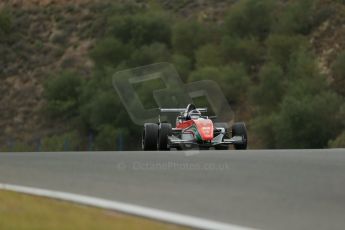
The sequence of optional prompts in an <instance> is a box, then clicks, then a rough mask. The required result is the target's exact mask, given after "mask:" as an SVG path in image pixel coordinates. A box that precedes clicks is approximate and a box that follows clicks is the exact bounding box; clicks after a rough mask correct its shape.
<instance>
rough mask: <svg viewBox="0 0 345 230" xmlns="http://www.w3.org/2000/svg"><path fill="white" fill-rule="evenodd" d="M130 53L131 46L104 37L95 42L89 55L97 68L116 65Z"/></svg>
mask: <svg viewBox="0 0 345 230" xmlns="http://www.w3.org/2000/svg"><path fill="white" fill-rule="evenodd" d="M130 54H131V48H130V47H129V46H127V45H124V44H123V43H122V42H121V41H119V40H118V39H115V38H111V37H108V38H105V39H103V40H100V41H99V42H97V44H96V46H95V47H94V48H93V49H92V51H91V53H90V55H91V58H92V59H93V60H94V62H95V63H96V66H97V67H99V68H104V67H106V66H111V67H116V66H117V65H119V64H120V63H122V62H124V60H126V59H128V58H129V56H130Z"/></svg>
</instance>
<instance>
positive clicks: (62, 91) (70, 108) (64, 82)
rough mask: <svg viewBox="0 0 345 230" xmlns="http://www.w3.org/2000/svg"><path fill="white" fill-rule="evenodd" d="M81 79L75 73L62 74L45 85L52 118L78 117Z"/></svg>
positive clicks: (47, 105) (47, 108) (45, 96)
mask: <svg viewBox="0 0 345 230" xmlns="http://www.w3.org/2000/svg"><path fill="white" fill-rule="evenodd" d="M81 86H82V82H81V78H80V77H79V76H78V75H77V74H76V73H73V72H61V73H60V74H59V75H57V76H52V77H50V78H49V79H48V80H47V81H46V82H45V84H44V98H45V99H46V102H47V104H46V110H47V112H48V114H49V115H50V116H52V117H62V118H67V117H71V116H75V115H77V111H78V106H79V93H80V88H81Z"/></svg>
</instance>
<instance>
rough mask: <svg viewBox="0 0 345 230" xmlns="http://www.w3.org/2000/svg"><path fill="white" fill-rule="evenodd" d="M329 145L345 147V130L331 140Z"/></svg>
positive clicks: (331, 146)
mask: <svg viewBox="0 0 345 230" xmlns="http://www.w3.org/2000/svg"><path fill="white" fill-rule="evenodd" d="M328 147H330V148H345V131H343V132H342V133H341V134H340V135H339V136H337V138H335V139H334V140H331V141H329V143H328Z"/></svg>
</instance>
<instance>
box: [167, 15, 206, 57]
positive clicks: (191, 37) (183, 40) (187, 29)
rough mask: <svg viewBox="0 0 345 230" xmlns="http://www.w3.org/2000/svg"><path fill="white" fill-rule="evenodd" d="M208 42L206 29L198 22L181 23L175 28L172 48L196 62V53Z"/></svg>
mask: <svg viewBox="0 0 345 230" xmlns="http://www.w3.org/2000/svg"><path fill="white" fill-rule="evenodd" d="M206 41H207V37H206V31H205V28H204V27H203V26H202V25H201V24H200V23H198V22H196V21H180V22H177V23H176V24H175V25H174V27H173V32H172V46H173V48H174V50H175V51H176V52H177V53H178V54H182V55H185V56H187V57H188V58H190V59H191V60H194V52H195V50H197V49H198V47H199V46H201V45H203V44H205V42H206Z"/></svg>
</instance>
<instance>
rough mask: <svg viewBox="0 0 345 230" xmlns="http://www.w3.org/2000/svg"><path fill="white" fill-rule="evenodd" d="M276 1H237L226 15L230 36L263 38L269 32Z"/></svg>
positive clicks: (226, 27) (227, 29) (227, 31)
mask: <svg viewBox="0 0 345 230" xmlns="http://www.w3.org/2000/svg"><path fill="white" fill-rule="evenodd" d="M273 7H274V1H271V0H262V1H257V0H243V1H238V2H237V3H235V4H234V5H233V6H232V7H231V8H230V10H229V11H228V12H227V16H226V17H225V23H224V24H225V30H226V33H227V34H228V35H229V36H238V37H241V38H248V37H256V38H259V39H260V40H263V39H264V38H265V37H266V36H267V35H268V33H269V31H270V27H271V21H272V11H273Z"/></svg>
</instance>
